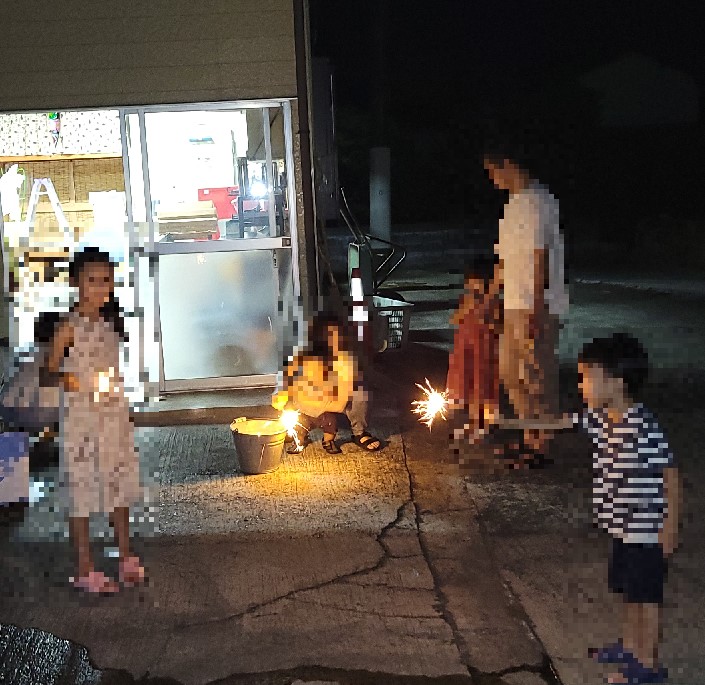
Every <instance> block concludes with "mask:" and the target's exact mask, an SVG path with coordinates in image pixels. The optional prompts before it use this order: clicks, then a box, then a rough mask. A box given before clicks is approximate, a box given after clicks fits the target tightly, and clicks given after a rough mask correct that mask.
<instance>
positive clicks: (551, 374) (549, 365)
mask: <svg viewBox="0 0 705 685" xmlns="http://www.w3.org/2000/svg"><path fill="white" fill-rule="evenodd" d="M484 167H485V170H486V171H487V173H488V174H489V177H490V179H491V180H492V182H493V183H494V185H495V186H496V187H497V188H498V189H499V190H503V191H507V192H508V193H509V198H508V200H507V202H506V204H505V206H504V215H503V217H502V219H501V220H500V223H499V238H498V241H497V243H496V245H495V252H496V254H497V257H498V264H497V267H496V268H495V273H494V277H493V282H492V286H491V290H492V292H495V293H499V292H500V291H503V310H504V316H503V319H504V325H503V332H502V336H501V339H500V353H499V375H500V382H501V384H502V386H503V388H504V390H505V392H506V394H507V396H508V398H509V401H510V402H511V404H512V407H513V409H514V413H515V414H516V416H517V418H518V419H521V420H537V419H544V418H549V417H552V416H554V415H555V414H556V413H557V412H558V355H557V347H558V336H559V330H560V326H561V322H562V320H563V319H564V317H565V316H566V314H567V311H568V291H567V287H566V283H565V276H564V246H563V239H562V236H561V233H560V231H559V212H558V201H557V200H556V198H555V197H554V196H553V195H552V194H551V193H550V191H549V190H548V188H546V187H545V186H543V185H542V184H541V183H539V182H538V181H537V180H536V179H535V178H534V177H533V176H532V173H531V171H530V168H529V165H528V164H527V163H526V162H525V161H524V156H523V153H521V152H515V151H513V150H510V149H507V148H497V147H496V148H487V149H486V150H485V155H484ZM550 438H551V434H550V433H548V432H546V431H532V430H526V431H525V432H524V446H525V448H526V449H527V450H528V451H529V452H530V453H533V456H536V457H540V456H542V455H544V454H545V451H546V449H547V446H548V442H549V440H550Z"/></svg>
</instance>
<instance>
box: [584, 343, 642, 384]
mask: <svg viewBox="0 0 705 685" xmlns="http://www.w3.org/2000/svg"><path fill="white" fill-rule="evenodd" d="M578 363H580V364H587V365H596V366H601V367H602V368H603V369H604V370H605V371H606V372H607V373H608V374H609V375H610V376H612V377H613V378H621V379H622V380H623V381H624V385H625V386H626V388H627V392H628V393H629V395H630V396H631V397H635V395H636V394H638V393H639V391H640V390H641V389H642V387H643V385H644V383H645V382H646V378H647V377H648V375H649V356H648V354H647V352H646V350H645V349H644V346H643V345H642V344H641V343H640V342H639V340H637V339H636V338H635V337H634V336H632V335H629V334H628V333H614V334H613V335H611V336H609V337H607V338H594V339H593V340H592V341H591V342H589V343H587V344H586V345H585V346H584V347H583V349H582V350H581V351H580V354H579V355H578Z"/></svg>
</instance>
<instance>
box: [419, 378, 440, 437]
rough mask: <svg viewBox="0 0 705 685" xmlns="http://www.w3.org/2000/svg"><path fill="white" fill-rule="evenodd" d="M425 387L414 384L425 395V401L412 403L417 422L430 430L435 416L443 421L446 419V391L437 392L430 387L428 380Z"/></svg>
mask: <svg viewBox="0 0 705 685" xmlns="http://www.w3.org/2000/svg"><path fill="white" fill-rule="evenodd" d="M426 386H427V387H424V386H423V385H419V384H418V383H417V384H416V387H417V388H420V389H421V390H423V391H424V393H425V394H426V399H423V400H417V401H416V402H412V404H413V405H415V406H416V409H414V413H415V414H419V415H420V417H421V418H420V419H419V421H421V423H425V424H426V425H427V426H428V429H429V430H431V425H432V424H433V420H434V419H435V418H436V416H440V417H441V418H442V419H443V420H445V418H446V409H447V408H448V391H447V390H446V391H444V392H438V390H434V388H433V387H431V383H429V380H428V378H427V379H426Z"/></svg>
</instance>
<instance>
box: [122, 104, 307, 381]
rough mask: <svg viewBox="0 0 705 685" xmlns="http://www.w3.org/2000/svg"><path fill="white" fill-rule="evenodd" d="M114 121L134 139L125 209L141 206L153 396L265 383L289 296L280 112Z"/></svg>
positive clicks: (284, 118) (246, 110)
mask: <svg viewBox="0 0 705 685" xmlns="http://www.w3.org/2000/svg"><path fill="white" fill-rule="evenodd" d="M125 122H126V127H127V128H128V129H130V130H132V129H134V125H135V124H136V126H137V130H138V131H139V146H138V147H139V149H137V148H136V147H135V146H134V136H129V138H130V139H131V141H132V145H131V146H130V147H129V149H128V150H127V151H126V154H127V156H128V158H129V159H128V164H129V166H130V174H131V176H130V177H131V179H133V180H132V182H131V183H130V186H131V190H132V204H133V207H136V206H137V205H138V204H139V203H138V201H137V196H138V195H140V194H141V195H142V198H143V200H144V202H143V207H144V211H143V213H142V214H140V216H137V214H135V217H134V219H135V223H134V225H135V235H136V242H137V244H136V245H135V248H136V249H135V254H136V260H137V263H138V264H139V269H138V271H139V275H138V276H137V278H138V280H139V281H144V280H145V279H147V278H148V279H149V280H151V292H149V290H150V288H149V287H146V286H143V287H141V288H140V287H138V288H137V292H138V296H140V295H142V296H144V297H141V298H140V299H141V300H144V299H145V298H146V300H151V301H152V302H153V303H154V306H153V318H152V322H151V323H150V321H149V316H147V312H146V311H144V312H143V313H144V314H145V316H144V327H145V333H147V332H148V331H149V329H150V327H151V326H153V327H154V330H155V336H154V338H155V342H156V347H157V349H156V350H155V349H152V350H151V352H147V345H148V344H149V342H150V336H149V335H146V336H145V366H146V367H147V368H148V370H149V376H150V380H152V381H154V380H155V378H154V375H155V374H154V370H155V368H158V384H159V391H160V392H170V391H187V390H208V389H217V388H238V387H255V386H267V385H272V384H273V383H274V381H275V378H276V374H277V372H278V371H279V369H280V366H281V360H282V358H283V354H284V348H285V345H286V341H287V340H289V339H290V338H291V335H289V334H292V335H293V330H294V316H293V312H294V302H295V299H296V295H297V294H298V287H297V278H296V271H297V269H296V259H295V258H292V257H293V255H292V254H291V253H292V230H295V227H294V226H293V224H294V221H295V212H291V211H290V202H291V198H292V197H293V194H292V189H293V185H292V183H293V173H292V172H291V171H290V170H291V169H292V166H293V157H292V152H291V132H290V110H289V105H288V103H287V102H276V103H269V102H268V103H245V104H243V105H239V106H238V105H234V104H233V105H231V106H224V105H213V106H200V108H198V109H196V108H168V109H164V108H161V109H158V108H145V109H142V110H135V111H134V112H130V111H126V112H125ZM134 167H139V171H138V172H137V173H135V169H134ZM139 219H144V221H140V220H139ZM292 286H293V287H292ZM157 350H158V351H157ZM155 352H156V355H155ZM155 356H156V357H157V358H156V359H155Z"/></svg>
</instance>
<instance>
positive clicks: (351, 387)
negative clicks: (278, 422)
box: [272, 314, 382, 454]
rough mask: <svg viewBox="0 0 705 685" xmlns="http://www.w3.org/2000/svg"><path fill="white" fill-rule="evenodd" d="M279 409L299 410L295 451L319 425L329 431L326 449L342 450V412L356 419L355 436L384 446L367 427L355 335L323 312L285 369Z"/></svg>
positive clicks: (369, 446) (364, 443)
mask: <svg viewBox="0 0 705 685" xmlns="http://www.w3.org/2000/svg"><path fill="white" fill-rule="evenodd" d="M272 406H273V407H274V408H275V409H279V410H283V409H294V410H296V411H298V412H299V414H300V416H299V424H300V425H299V427H298V428H297V433H298V440H295V441H294V444H293V445H290V446H289V448H288V451H289V452H290V453H296V452H300V451H301V450H302V449H303V448H304V447H305V446H306V445H307V444H309V443H310V439H309V437H308V434H309V432H310V431H311V430H313V429H314V428H320V429H322V430H323V442H322V443H321V444H322V446H323V449H324V450H325V451H326V452H328V454H340V453H341V449H340V448H339V447H338V445H337V444H336V443H335V437H336V434H337V431H338V419H339V416H340V414H345V415H346V416H347V417H348V420H349V421H350V426H351V428H352V434H353V441H354V442H355V444H356V445H358V446H359V447H361V448H362V449H364V450H367V451H368V452H374V451H377V450H378V449H380V448H381V446H382V443H381V442H380V440H378V439H377V438H375V437H374V436H372V435H370V433H368V432H367V414H368V408H369V399H368V393H367V390H365V388H364V387H363V384H362V378H361V373H360V368H359V364H358V360H357V358H356V356H355V354H354V352H353V351H352V344H351V340H350V337H349V336H348V335H347V333H346V331H345V328H344V326H343V324H342V322H341V321H340V319H339V318H338V317H336V316H335V315H331V314H317V315H316V316H315V317H314V319H313V321H312V323H311V326H310V330H309V344H308V345H307V346H306V347H305V348H304V349H303V350H301V351H299V352H298V353H296V354H295V355H294V357H293V359H292V360H291V361H290V362H289V363H288V364H287V366H286V369H285V370H284V389H283V390H281V391H280V392H277V393H275V394H274V396H273V398H272Z"/></svg>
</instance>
